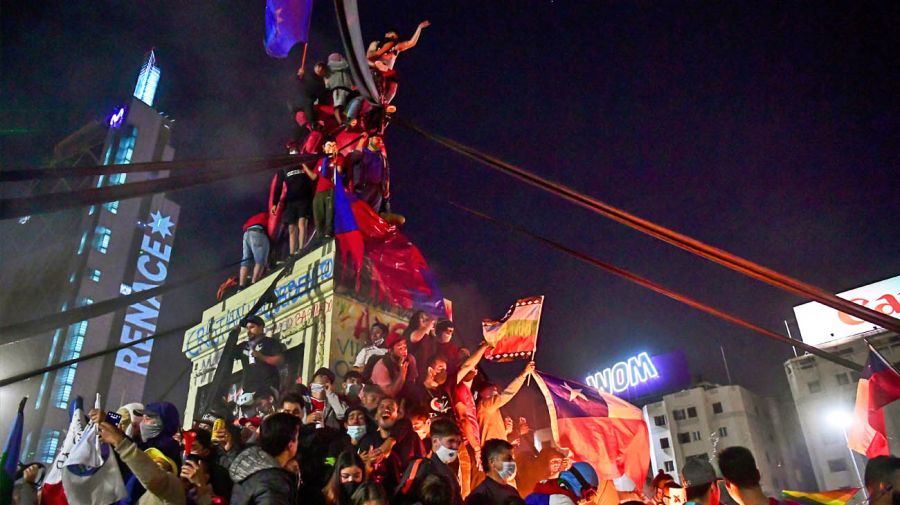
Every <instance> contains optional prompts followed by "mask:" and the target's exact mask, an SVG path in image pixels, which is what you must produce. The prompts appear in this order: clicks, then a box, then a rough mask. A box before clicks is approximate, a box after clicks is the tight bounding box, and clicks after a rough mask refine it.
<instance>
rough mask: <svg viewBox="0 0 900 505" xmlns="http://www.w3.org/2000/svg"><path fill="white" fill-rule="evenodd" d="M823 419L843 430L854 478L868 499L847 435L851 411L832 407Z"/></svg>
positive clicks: (851, 421)
mask: <svg viewBox="0 0 900 505" xmlns="http://www.w3.org/2000/svg"><path fill="white" fill-rule="evenodd" d="M825 420H826V421H827V422H828V424H830V425H831V426H832V427H834V428H840V430H841V432H843V434H844V442H845V443H846V444H847V450H848V451H850V461H852V462H853V469H854V470H855V471H856V478H857V479H858V480H859V487H860V489H862V492H863V496H865V497H866V499H868V498H869V495H868V493H867V492H866V485H865V483H864V482H863V478H862V474H860V473H859V464H857V462H856V455H855V454H853V449H851V448H850V438H849V437H848V436H847V428H849V427H850V426H851V425H852V424H853V421H854V418H853V413H852V412H849V411H847V410H843V409H834V410H831V411H830V412H828V413H826V414H825Z"/></svg>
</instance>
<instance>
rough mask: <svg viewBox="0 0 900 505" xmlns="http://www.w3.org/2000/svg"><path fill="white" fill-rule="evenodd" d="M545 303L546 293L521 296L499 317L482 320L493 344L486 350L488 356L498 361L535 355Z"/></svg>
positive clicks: (487, 336) (482, 326) (487, 340)
mask: <svg viewBox="0 0 900 505" xmlns="http://www.w3.org/2000/svg"><path fill="white" fill-rule="evenodd" d="M543 306H544V297H543V296H533V297H531V298H521V299H519V300H516V303H514V304H513V305H512V307H510V308H509V310H508V311H506V315H505V316H503V318H502V319H500V320H499V321H494V320H491V319H485V320H483V321H481V331H482V333H483V334H484V340H485V341H486V342H487V343H489V344H491V345H492V346H493V348H492V349H488V350H487V352H485V353H484V357H485V358H486V359H489V360H494V361H498V362H504V361H513V360H517V359H531V358H532V357H533V356H534V351H535V350H536V349H537V336H538V327H539V326H540V325H541V309H542V308H543Z"/></svg>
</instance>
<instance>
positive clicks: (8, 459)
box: [0, 396, 28, 503]
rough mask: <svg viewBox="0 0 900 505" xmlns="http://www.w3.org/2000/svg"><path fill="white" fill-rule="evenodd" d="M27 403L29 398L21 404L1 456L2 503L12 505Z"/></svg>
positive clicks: (0, 501)
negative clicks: (10, 504)
mask: <svg viewBox="0 0 900 505" xmlns="http://www.w3.org/2000/svg"><path fill="white" fill-rule="evenodd" d="M26 401H28V397H27V396H26V397H25V398H22V401H21V402H19V411H18V412H17V413H16V420H15V422H13V425H12V429H11V430H10V431H9V436H7V437H6V446H4V448H3V455H2V456H0V503H12V495H13V483H14V482H15V481H16V470H18V466H19V453H20V452H21V451H22V425H23V424H25V402H26Z"/></svg>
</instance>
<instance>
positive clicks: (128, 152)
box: [0, 51, 179, 461]
mask: <svg viewBox="0 0 900 505" xmlns="http://www.w3.org/2000/svg"><path fill="white" fill-rule="evenodd" d="M159 78H160V69H159V67H158V66H157V64H156V55H155V54H154V52H153V51H150V52H149V53H148V54H147V56H146V58H145V61H144V64H143V66H142V67H141V70H140V73H139V76H138V79H137V85H136V86H135V89H134V93H133V96H132V97H131V99H130V100H128V101H127V102H126V103H125V104H123V105H122V106H121V107H118V108H116V109H115V110H114V111H112V113H111V114H110V116H109V117H108V118H107V119H106V121H104V122H103V123H100V122H97V121H95V122H92V123H91V124H89V125H87V126H86V127H84V128H82V129H81V130H79V132H78V133H76V134H75V135H73V136H70V137H69V138H68V139H66V141H64V142H63V143H60V144H59V145H58V146H57V148H56V149H55V155H56V158H63V159H68V160H77V161H76V163H77V164H82V165H84V164H87V165H93V164H103V165H112V164H129V163H138V162H151V161H171V160H172V159H173V157H174V154H175V150H174V149H173V147H172V146H171V144H170V137H171V134H172V127H173V120H171V119H169V118H168V117H167V116H165V115H164V114H161V113H160V112H158V111H157V110H155V109H154V108H152V104H153V102H154V98H155V93H156V89H157V84H158V82H159ZM101 138H102V144H100V142H99V140H100V139H101ZM101 145H102V147H101ZM98 148H99V149H98ZM60 165H61V166H66V165H68V164H63V163H61V164H60ZM166 175H167V172H165V171H155V172H132V173H115V174H111V175H108V176H106V175H101V176H97V177H88V178H82V179H79V180H77V181H76V182H75V183H74V184H73V187H75V188H84V187H88V188H89V187H103V186H112V185H117V184H125V183H126V182H127V183H132V182H141V181H148V180H152V179H156V178H160V177H165V176H166ZM30 189H31V190H37V189H39V188H36V187H35V188H30ZM63 189H66V188H63ZM54 214H59V216H55V215H54ZM54 214H48V215H44V216H40V218H38V217H37V216H36V217H35V219H31V220H24V223H23V222H22V220H20V221H19V223H16V224H15V225H12V226H16V225H17V226H19V227H20V229H18V230H13V231H15V232H16V233H17V234H18V235H21V236H22V237H26V240H25V242H26V244H27V246H28V247H30V248H31V249H30V250H31V252H32V253H33V254H34V256H39V257H40V258H41V259H42V260H41V261H37V262H36V263H37V265H32V264H31V262H30V261H29V258H28V257H26V256H25V255H26V254H29V252H28V250H27V249H22V250H20V251H18V252H17V255H16V256H17V257H16V258H15V260H16V266H17V268H16V269H14V270H15V271H12V272H10V271H9V270H11V269H8V265H7V264H4V275H15V276H16V282H17V283H18V284H16V285H17V287H20V288H21V290H20V291H18V292H17V297H16V299H15V300H11V299H9V298H7V299H5V300H2V302H3V303H0V307H2V309H3V313H4V314H5V315H6V316H7V318H6V319H5V320H7V321H16V320H23V319H30V318H31V317H36V316H39V315H41V313H42V312H43V313H47V312H50V313H52V312H58V311H61V310H66V309H68V308H74V307H78V306H83V305H89V304H91V303H94V302H96V301H100V300H108V299H112V298H116V297H117V296H120V294H128V293H131V292H133V291H141V290H145V289H150V288H153V287H156V286H159V285H160V284H162V283H164V282H165V280H166V276H167V273H168V264H169V262H170V260H171V256H172V246H173V242H174V237H175V230H176V228H177V222H178V214H179V207H178V205H176V204H175V203H173V202H172V201H171V200H169V199H168V198H166V196H165V195H164V194H156V195H151V196H145V197H141V198H131V199H127V200H122V201H113V202H106V203H103V204H98V205H93V206H90V207H88V208H83V209H77V210H73V211H64V212H60V213H54ZM34 225H42V226H50V227H51V228H52V229H53V233H43V232H44V231H45V230H44V229H43V228H39V227H37V226H34ZM8 226H10V225H8ZM36 233H40V235H39V236H37V237H35V236H34V235H35V234H36ZM29 235H31V236H29ZM61 238H62V240H60V239H61ZM58 242H62V243H63V244H64V245H65V247H64V248H62V249H60V248H59V247H56V246H55V244H56V243H58ZM53 247H56V250H53V251H51V252H50V253H48V254H39V253H41V252H47V248H53ZM48 266H52V270H53V272H52V275H49V274H46V273H45V272H41V271H39V270H36V269H37V268H48ZM35 278H41V279H43V280H44V282H43V283H42V284H41V285H35V284H38V283H35V282H33V279H35ZM3 284H4V285H6V282H5V281H4V283H3ZM33 285H34V286H33ZM47 285H52V289H44V287H45V286H47ZM42 286H44V287H42ZM29 289H31V291H30V292H29ZM38 289H39V290H38ZM32 300H33V302H34V303H35V304H38V305H42V306H43V307H45V309H46V310H43V311H41V312H38V313H35V312H34V311H33V309H32V310H28V309H29V308H30V307H29V301H32ZM160 304H161V299H160V297H155V298H151V299H149V300H146V301H143V302H140V303H136V304H134V305H131V306H130V307H128V308H127V309H125V310H120V311H118V312H115V313H110V314H105V315H103V316H100V317H97V318H93V319H90V320H87V321H81V322H78V323H75V324H73V325H70V326H68V327H65V328H58V329H56V330H55V331H53V332H51V333H50V334H49V335H43V336H41V335H38V336H30V337H27V338H25V339H24V340H22V341H21V342H17V343H13V344H9V345H7V346H4V349H3V352H2V353H0V354H2V355H3V357H2V358H0V362H2V364H3V368H4V370H12V371H13V372H20V371H27V370H33V369H39V368H41V367H43V366H46V365H49V364H53V363H57V362H60V361H65V360H69V359H73V358H78V357H79V356H81V355H84V354H88V353H92V352H96V351H100V350H103V349H106V348H109V347H112V346H115V345H118V344H120V343H126V342H131V341H133V340H137V339H140V338H142V337H145V336H148V335H152V334H153V333H154V332H155V330H156V323H157V319H158V316H159V310H160ZM13 310H18V311H19V312H12V311H13ZM26 314H27V316H24V315H26ZM32 314H34V315H32ZM23 316H24V317H23ZM152 346H153V341H148V342H145V343H142V344H139V345H136V346H134V347H131V348H128V349H123V350H121V351H119V352H118V353H116V354H109V355H107V356H106V357H104V358H97V359H92V360H88V361H84V362H81V363H77V364H73V365H69V366H67V367H64V368H61V369H59V370H56V371H54V372H49V373H45V374H43V375H42V376H40V377H35V378H33V379H30V380H28V381H23V382H20V383H17V384H13V385H11V386H8V387H6V388H3V390H2V391H0V425H8V423H7V422H6V421H7V419H6V417H7V416H9V415H11V414H12V413H13V412H14V410H15V409H13V408H7V406H10V405H12V404H13V403H14V402H17V401H18V398H21V397H22V396H25V395H27V396H29V397H30V402H29V412H27V414H26V432H25V433H26V441H25V452H24V455H23V458H25V459H27V460H42V461H49V460H50V459H51V458H52V457H53V456H54V455H55V452H56V448H57V446H58V444H59V443H60V437H61V436H62V434H63V430H64V429H65V427H66V426H67V425H68V412H67V408H68V405H69V403H70V402H71V400H72V399H73V398H74V397H75V396H76V395H81V396H83V397H84V398H85V401H86V403H87V406H90V405H92V404H93V400H94V396H95V394H96V393H100V394H101V397H102V399H103V400H102V401H103V404H104V405H103V406H104V407H107V408H116V407H118V406H119V405H120V404H121V403H123V402H128V401H136V400H139V399H141V398H142V396H143V390H144V381H145V378H146V374H147V368H148V365H149V362H150V356H151V351H152ZM4 375H7V374H4Z"/></svg>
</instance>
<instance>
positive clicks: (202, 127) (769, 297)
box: [0, 0, 900, 399]
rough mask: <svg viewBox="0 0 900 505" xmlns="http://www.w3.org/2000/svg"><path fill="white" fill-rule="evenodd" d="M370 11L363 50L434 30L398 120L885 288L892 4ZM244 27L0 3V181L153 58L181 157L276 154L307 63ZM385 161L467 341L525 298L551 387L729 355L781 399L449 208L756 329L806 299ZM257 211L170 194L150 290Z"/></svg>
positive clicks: (159, 376)
mask: <svg viewBox="0 0 900 505" xmlns="http://www.w3.org/2000/svg"><path fill="white" fill-rule="evenodd" d="M362 3H363V4H364V5H363V10H362V19H363V32H364V35H365V38H366V40H367V41H368V40H373V39H375V38H377V37H380V36H381V34H382V33H383V32H384V31H385V29H387V28H389V27H392V26H395V27H397V28H398V29H399V30H400V32H401V33H402V34H404V35H409V34H411V33H412V31H413V29H414V28H415V26H416V24H417V23H418V22H419V21H420V20H422V19H429V20H431V21H432V27H431V28H428V29H427V30H426V31H425V33H424V35H423V37H422V40H421V42H420V44H419V46H418V47H416V48H414V49H413V50H411V51H409V52H407V53H404V54H403V55H401V56H400V58H399V59H398V63H397V69H398V71H399V72H400V75H401V83H400V89H399V93H398V96H397V99H396V100H395V102H394V103H395V104H396V105H397V106H398V108H399V112H398V114H399V115H400V116H402V117H403V118H405V119H408V120H411V121H414V122H416V123H418V124H420V125H421V126H423V127H425V128H428V129H430V130H432V131H434V132H436V133H440V134H443V135H447V136H449V137H451V138H454V139H456V140H459V141H461V142H464V143H467V144H470V145H472V146H474V147H476V148H478V149H482V150H484V151H486V152H489V153H491V154H494V155H496V156H498V157H500V158H503V159H505V160H508V161H510V162H512V163H516V164H519V165H520V166H522V167H524V168H526V169H529V170H531V171H534V172H536V173H539V174H541V175H542V176H545V177H548V178H550V179H552V180H554V181H558V182H560V183H563V184H567V185H569V186H571V187H573V188H575V189H577V190H579V191H583V192H585V193H587V194H590V195H592V196H594V197H596V198H599V199H600V200H603V201H605V202H607V203H610V204H613V205H616V206H618V207H620V208H623V209H625V210H628V211H630V212H633V213H635V214H637V215H639V216H641V217H644V218H647V219H650V220H654V221H656V222H658V223H660V224H662V225H665V226H667V227H670V228H672V229H674V230H677V231H680V232H683V233H686V234H688V235H690V236H693V237H696V238H698V239H700V240H703V241H705V242H707V243H710V244H712V245H714V246H718V247H720V248H723V249H725V250H727V251H730V252H733V253H736V254H739V255H742V256H744V257H746V258H748V259H750V260H753V261H757V262H759V263H761V264H763V265H765V266H768V267H772V268H774V269H776V270H778V271H781V272H784V273H787V274H790V275H793V276H795V277H798V278H799V279H801V280H804V281H808V282H810V283H812V284H814V285H817V286H820V287H822V288H824V289H826V290H829V291H832V292H839V291H843V290H846V289H849V288H853V287H856V286H860V285H863V284H868V283H871V282H874V281H878V280H881V279H885V278H888V277H892V276H895V275H898V274H900V254H898V253H900V227H898V226H897V224H896V222H897V219H896V218H897V216H898V211H900V203H898V198H897V197H898V189H900V184H898V182H897V180H898V173H900V170H898V168H897V167H898V161H900V159H898V158H900V142H898V141H897V138H898V131H900V129H898V126H900V98H898V97H900V93H898V91H900V72H898V68H900V57H898V56H900V31H898V30H897V26H900V4H898V3H896V2H881V3H866V2H846V3H840V4H828V3H824V2H782V1H779V2H762V1H756V2H697V1H694V2H672V1H662V2H657V1H653V2H650V1H614V2H573V1H562V0H559V1H555V2H551V1H541V2H538V1H520V2H510V1H505V2H485V1H483V0H482V1H454V2H435V1H432V2H421V1H418V2H417V1H408V2H396V1H379V2H373V1H368V2H365V1H364V2H362ZM251 5H252V6H255V7H254V8H248V6H251ZM263 21H264V2H263V1H262V0H257V1H254V2H248V1H246V0H240V1H235V0H223V1H216V2H181V1H179V2H174V1H166V2H162V1H160V2H101V1H96V2H90V3H81V2H6V1H4V2H3V5H2V16H0V22H2V43H0V46H2V49H0V51H2V53H0V54H2V62H0V63H2V67H0V68H2V71H0V86H2V87H0V125H2V126H0V130H2V135H0V163H2V165H3V166H4V167H13V166H15V167H22V166H38V165H40V164H42V163H45V162H46V161H47V160H48V158H49V155H50V154H51V152H52V147H53V145H55V144H56V143H57V142H59V141H60V140H61V139H62V138H64V137H65V136H66V135H68V134H69V133H71V132H73V131H75V130H76V129H78V128H79V127H80V126H82V125H83V124H84V123H86V122H87V121H89V120H92V119H102V118H105V117H106V116H107V115H108V114H110V113H111V111H113V109H114V108H115V107H117V106H119V105H121V104H122V103H124V102H125V101H126V99H127V98H128V97H129V96H130V93H131V91H132V89H133V86H134V81H135V79H136V76H137V72H138V70H139V67H140V65H141V62H142V57H143V54H144V52H145V51H147V50H148V49H149V48H150V47H155V48H156V51H157V58H158V62H159V65H160V67H161V70H162V77H161V81H160V87H159V90H158V93H157V103H156V104H155V105H156V106H157V108H158V109H159V110H161V111H162V112H165V113H166V114H169V115H170V116H172V117H173V118H175V119H176V123H175V130H174V135H173V144H174V146H175V148H176V159H179V160H188V159H213V158H229V157H251V156H261V155H274V154H281V153H282V152H283V151H282V145H283V144H284V141H285V140H286V139H287V136H288V135H289V134H290V128H291V118H290V116H289V115H288V110H287V107H286V105H285V102H286V101H287V100H288V99H289V98H290V97H291V96H292V94H294V93H295V92H296V88H295V84H294V78H293V74H294V72H295V70H296V68H297V66H298V64H299V59H300V48H296V49H295V51H294V52H293V53H292V54H291V57H290V58H289V59H287V60H276V59H272V58H270V57H268V56H266V54H265V52H264V50H263V46H262V39H263V33H264V25H263ZM335 50H341V47H340V43H339V41H338V38H337V27H336V24H335V21H334V10H333V6H332V4H330V3H329V2H326V1H324V0H318V1H317V2H316V5H315V11H314V19H313V29H312V38H311V43H310V59H309V61H311V62H314V61H316V60H320V59H325V58H326V57H327V55H328V53H330V52H332V51H335ZM386 143H387V146H388V150H389V153H390V159H391V165H392V176H393V181H392V190H393V193H394V198H393V206H394V209H395V211H398V212H401V213H403V214H405V215H406V216H407V217H408V224H407V225H406V227H405V231H406V232H407V234H408V235H409V236H410V237H411V238H412V239H413V240H414V241H415V242H416V243H417V244H418V245H419V247H420V248H421V250H422V252H423V254H424V255H425V257H426V258H427V259H428V260H429V262H430V264H431V266H432V268H433V269H434V270H435V271H436V273H437V276H438V279H439V282H440V284H441V287H442V289H443V292H444V295H445V296H446V297H448V298H451V299H452V300H453V301H454V314H455V317H456V319H457V321H458V323H459V330H458V333H461V334H462V336H463V337H464V339H465V340H466V341H467V342H468V343H469V344H470V345H474V344H475V343H476V341H477V339H478V338H479V333H480V328H479V325H478V322H479V320H480V319H481V318H483V317H499V316H501V315H502V314H503V312H504V311H505V310H506V308H507V306H508V305H509V304H510V303H511V302H512V301H513V300H514V299H515V298H517V297H519V296H527V295H536V294H543V295H545V296H546V303H545V309H544V316H543V320H542V324H541V336H540V339H541V345H540V347H539V351H538V355H537V356H538V357H537V361H538V367H539V368H541V369H543V370H546V371H548V372H551V373H557V374H560V375H564V376H570V377H574V378H583V377H584V376H585V375H587V374H588V373H589V372H593V371H594V370H595V369H597V368H603V367H605V366H607V365H609V364H611V363H612V362H614V361H617V360H618V359H621V358H624V357H627V356H630V355H632V354H636V353H637V352H639V351H644V350H646V351H648V352H650V353H651V354H655V353H662V352H667V351H671V350H675V349H683V350H684V351H685V352H686V353H687V354H688V355H689V356H690V361H691V368H692V373H693V374H694V375H695V376H696V375H702V376H703V378H704V379H707V380H712V381H719V382H725V381H726V378H725V372H724V367H723V366H722V362H721V359H719V356H720V354H719V345H720V344H722V345H724V347H725V350H726V353H727V355H728V358H729V364H730V366H731V372H732V376H733V379H734V381H735V382H737V383H739V384H742V385H745V386H747V387H749V388H751V389H752V390H754V391H756V392H759V393H762V394H778V393H783V392H784V391H785V390H786V388H787V383H786V381H785V379H784V369H783V367H782V363H783V362H784V360H786V359H787V358H789V357H791V356H793V352H792V350H791V349H790V348H789V347H785V346H783V345H781V344H776V343H773V342H770V341H766V340H764V339H763V337H761V336H758V335H756V334H753V333H750V332H748V331H745V330H743V329H738V328H736V327H733V326H731V325H729V324H727V323H725V322H722V321H719V320H717V319H714V318H712V317H711V316H707V315H704V314H702V313H699V312H697V311H695V310H693V309H690V308H688V307H685V306H683V305H680V304H678V303H677V302H674V301H671V300H669V299H667V298H663V297H661V296H659V295H656V294H654V293H651V292H649V291H646V290H644V289H643V288H640V287H637V286H634V285H632V284H629V283H627V282H626V281H624V280H620V279H618V278H615V277H612V276H610V275H608V274H606V273H604V272H601V271H598V270H595V269H593V268H591V267H589V266H587V265H584V264H581V263H578V262H576V261H575V260H573V259H570V258H568V257H566V256H563V255H561V254H560V253H558V252H556V251H553V250H550V249H547V248H545V247H544V246H542V245H539V244H537V243H535V242H533V241H531V240H529V239H526V238H522V237H520V236H516V235H512V234H510V233H509V232H506V231H504V230H502V229H499V228H495V227H492V226H491V225H489V224H486V223H483V222H480V221H477V220H474V219H472V218H470V217H468V216H467V215H465V214H462V213H461V212H459V211H458V210H456V209H454V208H452V207H449V206H448V205H447V203H446V200H448V199H452V200H455V201H458V202H460V203H463V204H465V205H468V206H470V207H473V208H475V209H478V210H481V211H484V212H487V213H489V214H491V215H493V216H495V217H497V218H500V219H503V220H506V221H509V222H513V223H517V224H520V225H524V226H526V227H528V228H529V229H530V230H532V231H534V232H537V233H540V234H543V235H545V236H547V237H549V238H552V239H554V240H557V241H560V242H563V243H565V244H567V245H568V246H570V247H573V248H576V249H578V250H580V251H583V252H585V253H588V254H591V255H594V256H596V257H597V258H599V259H601V260H605V261H609V262H612V263H615V264H617V265H619V266H621V267H624V268H627V269H630V270H632V271H634V272H636V273H638V274H640V275H643V276H646V277H649V278H651V279H653V280H655V281H658V282H660V283H662V284H664V285H666V286H668V287H671V288H673V289H675V290H677V291H680V292H683V293H685V294H688V295H690V296H693V297H696V298H699V299H700V300H702V301H705V302H708V303H710V304H712V305H715V306H716V307H719V308H721V309H724V310H727V311H731V312H734V313H736V314H738V315H740V316H742V317H744V318H746V319H748V320H750V321H752V322H755V323H757V324H759V325H762V326H764V327H766V328H769V329H772V330H775V331H779V332H783V331H784V325H783V320H784V319H788V318H791V317H792V315H793V313H792V310H791V308H792V307H793V306H794V305H798V304H800V303H803V302H804V301H805V300H802V299H799V298H797V297H794V296H792V295H788V294H786V293H784V292H781V291H778V290H776V289H775V288H771V287H768V286H766V285H763V284H761V283H759V282H756V281H753V280H751V279H748V278H744V277H742V276H740V275H738V274H736V273H734V272H731V271H728V270H726V269H724V268H721V267H718V266H715V265H713V264H711V263H709V262H706V261H705V260H702V259H699V258H696V257H693V256H691V255H689V254H688V253H685V252H682V251H680V250H677V249H674V248H672V247H670V246H668V245H665V244H663V243H662V242H659V241H657V240H654V239H651V238H649V237H646V236H644V235H641V234H639V233H637V232H635V231H632V230H630V229H627V228H624V227H623V226H621V225H618V224H616V223H613V222H611V221H608V220H605V219H604V218H602V217H600V216H598V215H595V214H592V213H591V212H588V211H586V210H583V209H580V208H577V207H575V206H573V205H571V204H568V203H565V202H563V201H561V200H559V199H558V198H555V197H553V196H552V195H549V194H547V193H543V192H540V191H538V190H536V189H533V188H531V187H528V186H525V185H523V184H521V183H518V182H515V181H513V180H511V179H509V178H506V177H504V176H502V175H500V174H498V173H495V172H492V171H490V170H488V169H486V168H484V167H482V166H480V165H477V164H475V163H474V162H472V161H469V160H467V159H464V158H462V157H460V156H458V155H456V154H454V153H452V152H449V151H446V150H444V149H443V148H440V147H438V146H436V145H434V144H430V143H428V142H427V141H425V140H424V139H422V138H421V137H418V136H416V135H414V134H412V133H410V132H408V131H405V130H403V129H401V128H399V127H397V126H394V127H391V128H390V129H389V130H388V132H387V136H386ZM267 191H268V176H265V175H263V176H259V177H252V178H242V179H233V180H231V181H228V182H223V183H218V184H212V185H208V186H205V187H202V188H200V189H196V190H188V191H182V192H179V193H173V194H172V195H171V196H172V197H173V198H175V199H176V200H177V201H178V202H179V203H181V205H182V211H181V217H180V222H179V223H178V227H177V235H176V246H175V252H174V256H173V265H172V267H173V270H172V271H171V273H170V276H169V279H170V281H171V280H177V279H179V278H183V277H184V276H186V275H189V274H190V273H191V272H192V271H193V270H195V269H201V268H202V269H204V270H205V269H208V268H212V267H214V266H216V265H222V264H226V263H230V262H232V261H236V260H237V259H239V254H240V251H241V250H240V238H241V224H242V223H243V221H244V219H245V218H246V217H248V216H249V215H250V214H252V213H254V212H258V211H260V210H262V209H263V205H264V199H265V197H266V193H267ZM235 273H236V272H235ZM221 280H223V279H211V280H209V281H208V282H205V283H200V284H197V285H195V286H193V287H192V288H190V289H185V290H182V291H180V292H178V293H174V294H170V295H166V297H165V298H164V301H163V314H162V319H161V322H160V326H159V328H160V329H162V330H164V329H166V328H170V327H173V326H177V325H180V324H184V323H187V322H193V321H197V320H198V319H199V316H200V312H201V311H202V310H203V308H205V307H207V306H209V305H211V304H212V303H213V302H214V294H215V289H216V287H217V285H218V283H219V282H220V281H221ZM180 346H181V340H180V337H175V338H171V339H167V340H164V341H161V342H158V343H157V344H156V346H155V348H154V349H155V354H154V362H153V365H152V367H153V369H152V370H151V374H150V378H149V379H150V380H149V382H148V391H147V396H148V398H147V399H151V398H153V397H154V396H158V395H160V394H162V393H163V392H165V391H167V390H170V391H169V395H170V398H173V399H174V398H178V397H179V396H180V398H181V399H183V398H184V395H185V392H186V390H187V377H186V376H182V377H181V378H180V379H179V380H176V379H178V377H177V375H176V374H175V373H174V372H173V370H174V369H175V368H173V367H172V366H171V363H173V361H172V359H173V358H172V357H177V356H180V352H179V350H180ZM175 359H177V358H175ZM181 362H182V363H183V365H184V366H187V361H186V360H184V359H183V357H182V358H181ZM161 365H165V368H164V369H163V367H162V366H161ZM519 366H520V365H518V364H517V365H509V366H507V367H511V368H518V367H519ZM173 383H174V384H175V385H174V388H170V386H171V385H172V384H173Z"/></svg>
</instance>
